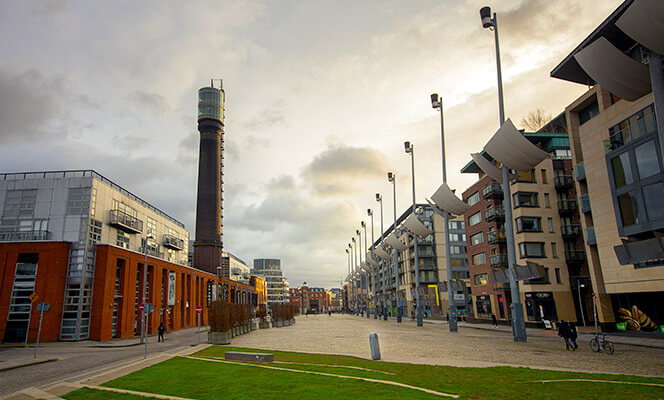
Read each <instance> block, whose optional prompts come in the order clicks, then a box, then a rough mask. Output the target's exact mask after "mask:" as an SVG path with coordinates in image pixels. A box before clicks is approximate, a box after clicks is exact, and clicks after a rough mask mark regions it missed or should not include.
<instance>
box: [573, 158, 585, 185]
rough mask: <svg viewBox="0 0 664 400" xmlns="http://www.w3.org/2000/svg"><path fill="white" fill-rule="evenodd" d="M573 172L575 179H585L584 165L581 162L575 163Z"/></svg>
mask: <svg viewBox="0 0 664 400" xmlns="http://www.w3.org/2000/svg"><path fill="white" fill-rule="evenodd" d="M574 173H575V175H576V180H577V181H579V182H581V181H585V180H586V167H585V166H584V164H583V163H582V162H580V163H578V164H576V167H574Z"/></svg>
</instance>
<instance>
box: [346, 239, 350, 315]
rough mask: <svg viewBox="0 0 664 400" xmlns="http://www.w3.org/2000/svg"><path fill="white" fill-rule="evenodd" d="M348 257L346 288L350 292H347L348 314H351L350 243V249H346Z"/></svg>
mask: <svg viewBox="0 0 664 400" xmlns="http://www.w3.org/2000/svg"><path fill="white" fill-rule="evenodd" d="M346 255H348V275H346V276H347V278H346V283H347V285H346V287H348V290H347V291H346V309H348V312H350V243H348V247H347V248H346Z"/></svg>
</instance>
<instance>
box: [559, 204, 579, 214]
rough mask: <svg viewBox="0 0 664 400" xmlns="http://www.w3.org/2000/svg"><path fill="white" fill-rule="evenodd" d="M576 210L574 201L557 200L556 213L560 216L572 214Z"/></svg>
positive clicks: (576, 205) (576, 206)
mask: <svg viewBox="0 0 664 400" xmlns="http://www.w3.org/2000/svg"><path fill="white" fill-rule="evenodd" d="M577 208H578V204H577V202H576V200H559V201H558V213H559V214H561V215H564V214H574V213H575V212H576V210H577Z"/></svg>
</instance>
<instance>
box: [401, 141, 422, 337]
mask: <svg viewBox="0 0 664 400" xmlns="http://www.w3.org/2000/svg"><path fill="white" fill-rule="evenodd" d="M403 147H404V150H405V151H406V154H410V162H411V175H412V178H413V179H412V180H413V215H415V207H416V202H415V151H414V146H413V145H412V144H411V143H410V142H404V143H403ZM413 243H414V244H413V246H414V247H415V313H416V314H417V326H422V325H424V321H423V319H422V307H421V304H420V303H421V301H420V259H419V257H418V254H417V233H414V232H413Z"/></svg>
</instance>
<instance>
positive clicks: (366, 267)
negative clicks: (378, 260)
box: [360, 258, 371, 272]
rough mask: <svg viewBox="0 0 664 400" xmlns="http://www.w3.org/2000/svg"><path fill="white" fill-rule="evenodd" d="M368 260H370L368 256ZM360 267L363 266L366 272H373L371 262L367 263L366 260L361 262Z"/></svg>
mask: <svg viewBox="0 0 664 400" xmlns="http://www.w3.org/2000/svg"><path fill="white" fill-rule="evenodd" d="M367 261H369V259H368V258H367ZM360 267H362V269H363V270H365V271H366V272H371V266H369V264H367V263H365V262H363V263H362V264H360Z"/></svg>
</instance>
